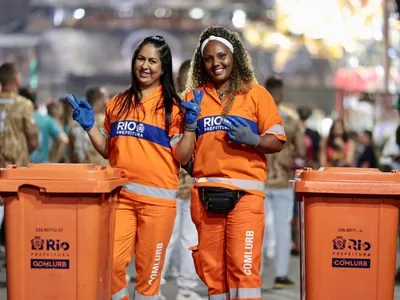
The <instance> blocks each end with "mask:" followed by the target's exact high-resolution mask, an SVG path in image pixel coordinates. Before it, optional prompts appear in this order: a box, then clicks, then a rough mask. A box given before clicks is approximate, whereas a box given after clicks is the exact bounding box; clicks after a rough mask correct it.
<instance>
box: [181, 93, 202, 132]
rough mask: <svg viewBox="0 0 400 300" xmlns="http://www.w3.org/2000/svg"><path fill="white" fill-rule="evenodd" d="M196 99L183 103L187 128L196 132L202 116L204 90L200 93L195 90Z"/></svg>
mask: <svg viewBox="0 0 400 300" xmlns="http://www.w3.org/2000/svg"><path fill="white" fill-rule="evenodd" d="M193 94H194V98H193V99H192V100H190V101H183V102H182V103H181V105H182V107H183V108H184V109H185V128H186V129H187V130H189V131H194V130H196V128H197V118H198V116H199V114H200V105H201V101H202V100H203V95H204V90H201V91H200V92H198V91H197V90H196V89H194V90H193Z"/></svg>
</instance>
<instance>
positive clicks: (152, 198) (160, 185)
mask: <svg viewBox="0 0 400 300" xmlns="http://www.w3.org/2000/svg"><path fill="white" fill-rule="evenodd" d="M160 101H163V94H162V87H161V86H159V87H158V88H157V89H155V90H154V91H153V92H152V93H151V94H149V95H148V96H146V97H144V99H143V100H142V104H143V108H144V109H142V108H140V107H139V108H138V109H136V110H135V111H132V112H131V113H130V114H129V115H127V116H124V117H123V119H119V120H117V119H116V117H117V115H118V111H119V107H120V102H119V100H118V99H117V97H114V98H113V99H111V100H110V101H109V102H108V103H107V105H106V112H105V115H106V118H105V121H104V129H103V130H102V132H103V134H104V135H105V136H107V137H108V138H109V149H108V152H109V161H110V165H111V166H112V167H115V168H120V169H121V170H123V171H124V173H125V175H126V176H127V177H128V178H129V180H130V183H129V184H127V185H126V186H124V188H123V191H125V192H128V194H130V196H131V197H133V198H134V199H136V200H138V201H142V202H147V203H154V202H158V203H162V204H168V205H169V204H171V205H174V203H175V199H176V197H177V193H178V188H179V164H178V162H177V161H176V160H175V159H174V157H173V153H172V152H173V146H174V145H175V144H176V143H177V142H178V141H179V139H180V137H181V136H182V130H181V128H182V126H181V124H182V119H183V116H182V114H181V113H180V110H179V108H178V106H174V107H173V111H172V116H171V120H172V122H171V127H170V131H169V133H167V131H166V130H165V113H164V109H160V110H155V108H156V107H157V106H158V104H159V103H160ZM128 196H129V195H128ZM168 200H170V201H169V202H168Z"/></svg>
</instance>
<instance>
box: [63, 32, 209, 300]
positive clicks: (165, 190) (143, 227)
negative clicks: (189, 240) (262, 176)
mask: <svg viewBox="0 0 400 300" xmlns="http://www.w3.org/2000/svg"><path fill="white" fill-rule="evenodd" d="M201 99H202V93H197V92H196V93H195V95H194V98H193V99H192V100H191V101H188V102H182V101H181V99H180V98H179V95H178V94H177V92H176V91H175V87H174V84H173V78H172V55H171V50H170V48H169V46H168V44H167V43H166V42H165V40H164V38H163V37H161V36H151V37H147V38H145V39H144V40H143V41H142V42H141V43H140V44H139V46H138V47H137V48H136V49H135V51H134V53H133V58H132V64H131V85H130V87H129V88H128V89H127V90H126V91H125V92H123V93H120V94H118V95H117V96H115V97H114V98H113V99H111V100H110V101H109V102H107V105H106V109H105V121H104V127H103V128H102V129H101V130H100V129H99V128H98V127H97V126H95V113H94V110H93V108H92V107H91V106H90V104H89V103H88V102H87V101H86V100H81V99H79V98H77V97H76V96H75V95H74V99H71V98H70V97H67V98H66V100H67V101H68V102H69V103H70V105H71V106H72V107H73V119H74V120H75V121H77V122H78V123H79V124H80V125H81V126H82V128H83V129H85V130H86V131H87V133H88V135H89V137H90V139H91V141H92V143H93V146H94V148H95V149H96V150H97V151H98V152H99V153H100V154H101V155H102V156H103V157H104V158H105V159H109V161H110V165H111V166H112V167H115V168H119V169H121V170H122V171H123V172H124V174H125V175H126V177H127V178H128V179H129V181H130V182H129V183H128V184H126V185H125V186H124V187H123V188H122V191H121V193H120V195H119V199H118V202H117V206H116V212H115V214H116V216H115V220H116V223H115V229H114V230H115V233H114V239H115V240H114V250H113V264H112V279H111V291H112V299H113V300H128V299H129V293H128V286H127V281H126V268H127V266H128V265H129V263H130V260H131V258H132V255H133V253H135V267H136V285H135V296H134V298H135V299H146V300H155V299H158V298H159V297H158V293H159V287H160V279H161V276H160V275H161V274H160V273H161V270H162V268H163V265H164V257H165V250H166V247H167V245H168V242H169V239H170V237H171V233H172V230H173V226H174V220H175V215H176V198H177V192H178V185H179V165H185V164H187V162H188V161H189V160H190V158H191V157H192V155H193V150H194V145H195V129H196V127H197V116H198V114H199V112H200V108H199V105H200V102H201ZM181 107H182V109H184V110H185V113H184V116H185V117H184V118H183V114H182V112H181Z"/></svg>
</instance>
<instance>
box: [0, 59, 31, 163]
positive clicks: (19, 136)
mask: <svg viewBox="0 0 400 300" xmlns="http://www.w3.org/2000/svg"><path fill="white" fill-rule="evenodd" d="M0 84H1V92H0V167H2V168H4V167H6V166H7V165H10V164H14V165H19V166H26V165H28V163H29V154H30V153H32V151H34V150H35V149H36V148H37V147H38V144H39V137H38V128H37V125H36V122H35V118H34V107H33V105H32V103H31V102H30V101H29V100H28V99H26V97H24V96H23V95H20V94H19V88H20V84H21V79H20V73H19V71H18V69H17V67H16V66H15V64H13V63H4V64H3V65H1V66H0Z"/></svg>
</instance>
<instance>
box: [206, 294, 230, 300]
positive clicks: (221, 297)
mask: <svg viewBox="0 0 400 300" xmlns="http://www.w3.org/2000/svg"><path fill="white" fill-rule="evenodd" d="M208 299H209V300H229V294H228V293H223V294H218V295H208Z"/></svg>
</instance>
